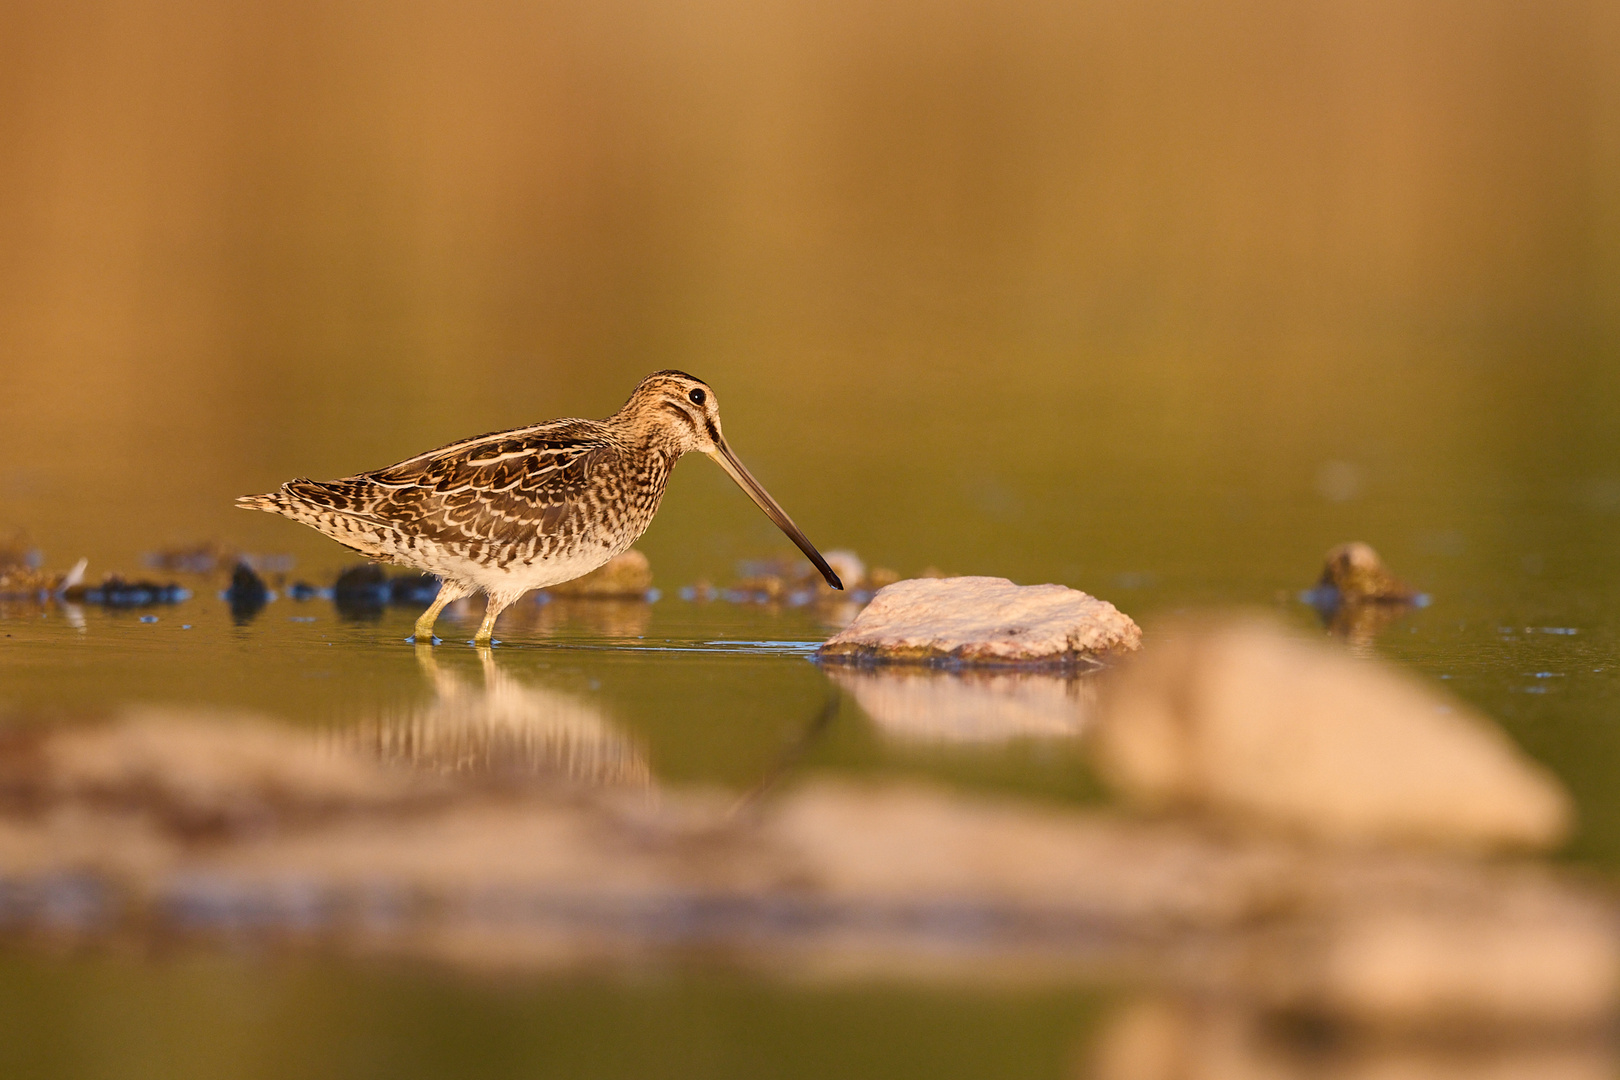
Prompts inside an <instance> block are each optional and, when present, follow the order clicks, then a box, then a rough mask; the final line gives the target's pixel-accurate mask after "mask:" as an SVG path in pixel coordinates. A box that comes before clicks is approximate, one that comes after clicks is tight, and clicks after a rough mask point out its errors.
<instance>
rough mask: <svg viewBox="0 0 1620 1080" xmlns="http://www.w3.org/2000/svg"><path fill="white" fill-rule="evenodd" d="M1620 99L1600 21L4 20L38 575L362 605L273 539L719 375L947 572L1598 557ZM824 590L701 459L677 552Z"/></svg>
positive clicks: (1611, 483) (1239, 573)
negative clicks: (309, 495)
mask: <svg viewBox="0 0 1620 1080" xmlns="http://www.w3.org/2000/svg"><path fill="white" fill-rule="evenodd" d="M1617 61H1620V7H1617V6H1616V5H1615V4H1613V3H1608V2H1605V0H1545V2H1542V3H1537V4H1525V3H1522V2H1518V0H1437V2H1421V3H1411V2H1396V0H1332V2H1326V3H1302V2H1298V0H1257V2H1252V3H1244V4H1237V3H1210V2H1203V3H1198V2H1191V0H1148V2H1144V3H1133V4H1120V3H1113V2H1107V0H1092V2H1080V3H1075V2H1070V3H1057V2H1051V0H1031V2H1025V3H1019V4H1012V5H1009V4H1003V3H990V2H988V0H940V2H937V3H931V4H914V3H890V4H869V3H858V2H853V0H827V2H821V3H792V2H787V0H767V2H764V3H741V2H738V0H693V2H690V3H683V4H668V3H656V2H644V0H597V2H593V3H582V2H578V0H564V2H552V3H537V2H522V3H519V2H510V0H508V2H495V3H489V4H481V5H473V6H468V5H461V4H449V3H439V2H429V0H417V2H404V3H390V4H381V3H368V2H364V0H342V2H330V0H328V2H322V3H312V2H306V0H280V2H277V3H262V2H252V0H234V2H219V0H214V2H209V3H199V2H194V0H168V2H162V0H159V2H139V0H108V2H95V0H84V2H67V3H61V4H40V3H27V2H12V3H7V4H3V5H0V370H3V372H4V379H3V382H0V385H3V386H4V393H3V400H0V526H14V527H23V528H26V529H27V530H28V533H29V535H30V537H31V538H32V540H33V541H34V542H35V543H37V544H39V545H41V546H43V547H44V548H46V549H47V551H48V552H49V553H50V555H51V557H52V560H53V561H56V562H65V561H70V560H71V559H72V558H74V557H77V556H78V555H80V554H86V555H89V556H90V557H91V558H92V560H93V563H94V564H96V565H99V567H100V568H101V569H110V568H125V567H129V566H132V565H137V560H138V557H139V554H140V552H142V551H144V550H147V549H149V548H151V547H154V546H157V545H159V544H162V543H167V542H174V541H188V540H196V539H200V538H209V537H212V538H222V539H224V540H226V541H228V542H235V543H243V544H247V545H249V546H251V547H256V548H258V549H260V550H265V549H277V550H293V551H296V552H298V553H299V554H301V555H304V556H306V557H308V558H311V559H314V560H316V561H321V560H325V561H327V562H336V561H337V560H338V559H339V558H340V553H339V552H338V551H337V549H335V548H333V547H332V546H330V545H328V544H325V542H323V541H321V540H320V539H319V538H317V537H314V536H312V535H304V530H296V529H293V528H292V527H291V526H289V525H287V524H286V523H284V522H277V521H274V520H272V519H270V518H268V517H265V518H250V517H249V516H248V515H245V514H241V513H239V512H237V511H234V510H233V509H231V506H230V502H231V499H232V497H234V496H235V495H238V494H242V493H245V492H250V491H259V490H265V489H267V488H270V487H272V486H273V485H275V484H276V483H279V482H280V481H282V480H284V479H288V478H290V477H292V476H295V475H312V476H316V477H328V476H335V475H343V474H347V473H351V472H355V471H359V470H361V469H365V468H372V467H376V466H380V465H383V464H386V463H388V462H390V461H393V460H396V459H398V458H401V457H404V456H406V455H408V454H410V453H413V452H416V451H418V450H421V449H425V448H427V447H429V446H432V445H436V444H438V443H441V442H445V441H448V440H450V439H452V438H456V437H459V436H464V435H467V434H471V433H475V432H479V431H484V430H491V429H495V428H499V427H504V426H510V425H516V424H521V423H528V422H533V421H536V420H540V419H546V418H550V417H552V416H558V415H604V414H606V413H607V412H610V411H611V410H612V409H614V408H615V407H617V405H618V404H619V402H620V401H621V400H622V399H623V397H624V395H625V394H626V393H627V391H628V390H629V388H630V386H631V385H633V383H634V382H635V380H636V379H637V378H638V377H639V376H640V375H642V374H643V373H645V372H646V371H649V370H652V369H655V368H661V367H679V368H684V369H687V370H690V371H692V372H694V373H696V374H698V375H700V376H701V377H703V378H706V379H708V380H709V381H711V382H712V383H713V384H714V385H715V386H716V387H717V389H718V392H719V396H720V398H721V400H722V403H723V405H724V407H725V415H726V417H727V420H728V432H729V434H730V435H731V438H732V441H733V442H734V444H735V445H736V446H737V447H738V449H739V451H740V452H741V453H742V455H743V456H744V458H745V460H747V461H749V462H750V463H751V465H752V466H753V468H754V469H755V471H756V472H757V473H759V474H760V476H761V478H762V479H764V480H765V481H766V483H767V485H769V486H771V487H772V488H773V489H774V491H775V494H776V495H777V496H778V497H779V498H780V499H781V500H782V501H783V502H784V503H785V504H786V505H787V506H788V508H789V509H790V511H791V512H793V513H794V515H795V516H796V517H797V518H798V519H799V520H800V521H801V523H802V524H804V525H805V527H806V529H807V531H808V532H809V533H810V534H811V536H812V537H813V538H815V539H816V540H817V542H818V543H820V544H821V545H822V546H824V547H828V546H832V547H837V546H849V547H854V548H856V549H857V550H859V551H861V552H862V554H863V555H866V556H867V557H868V558H871V559H875V560H877V561H879V562H884V563H891V564H895V565H898V566H899V567H900V568H901V569H902V570H906V571H914V570H916V569H918V568H920V567H921V566H923V565H926V564H935V565H940V566H944V567H945V568H947V569H953V570H958V571H967V572H994V573H1003V574H1009V575H1011V576H1014V577H1019V578H1022V579H1025V580H1034V579H1042V580H1047V579H1055V580H1065V581H1069V582H1070V583H1071V584H1078V585H1082V586H1089V587H1093V588H1094V589H1101V588H1102V587H1103V586H1104V585H1105V584H1106V582H1107V581H1108V580H1110V579H1111V578H1113V577H1116V576H1118V575H1120V574H1127V573H1133V572H1145V573H1152V574H1155V575H1157V579H1158V580H1164V581H1175V582H1179V583H1180V584H1181V585H1182V586H1183V587H1184V588H1186V589H1194V590H1196V589H1199V588H1207V589H1213V590H1215V591H1217V592H1219V591H1221V590H1222V589H1225V588H1226V586H1225V585H1223V584H1221V583H1222V582H1234V583H1237V584H1234V585H1233V586H1232V588H1231V591H1236V592H1240V593H1241V592H1243V591H1244V590H1246V589H1249V590H1252V589H1254V588H1256V587H1258V586H1259V585H1269V584H1270V583H1271V582H1272V581H1273V579H1275V581H1277V582H1295V581H1298V580H1299V578H1300V577H1301V575H1304V574H1308V573H1309V571H1310V570H1311V569H1312V563H1313V562H1314V560H1315V559H1316V557H1317V556H1318V555H1319V554H1320V552H1321V551H1322V550H1323V549H1324V548H1325V547H1326V546H1327V545H1328V544H1329V543H1332V542H1334V541H1337V540H1341V539H1347V538H1350V537H1351V536H1363V535H1365V537H1366V538H1367V539H1371V540H1373V541H1375V542H1377V543H1379V546H1380V547H1381V548H1382V549H1385V551H1386V554H1388V555H1390V556H1391V557H1392V558H1393V559H1396V560H1397V561H1398V563H1404V564H1405V565H1406V566H1407V567H1409V568H1412V567H1414V564H1417V565H1416V567H1415V571H1416V573H1417V574H1418V576H1419V577H1422V576H1424V575H1425V574H1427V575H1428V576H1429V578H1430V579H1434V578H1436V577H1439V578H1444V576H1445V574H1446V572H1447V571H1446V569H1445V568H1446V566H1447V565H1448V564H1447V562H1446V560H1447V559H1454V558H1464V559H1469V560H1474V562H1473V563H1472V564H1471V568H1470V571H1469V572H1470V573H1479V572H1482V571H1489V570H1493V569H1495V568H1498V567H1508V568H1513V569H1514V570H1515V572H1517V568H1518V567H1519V566H1520V564H1521V562H1522V561H1523V560H1526V559H1532V558H1534V559H1541V560H1543V563H1545V562H1546V560H1552V561H1554V562H1556V561H1557V560H1558V559H1560V558H1565V557H1567V558H1570V559H1575V558H1582V559H1587V560H1588V561H1590V559H1591V558H1601V553H1602V552H1604V551H1607V550H1609V548H1610V547H1612V545H1611V544H1609V543H1608V542H1607V538H1608V537H1609V536H1610V535H1611V534H1612V532H1613V528H1612V527H1613V525H1614V524H1615V521H1614V515H1615V513H1616V512H1617V511H1620V459H1617V455H1620V437H1617V435H1616V426H1615V424H1614V423H1613V417H1614V416H1615V405H1616V392H1617V390H1620V348H1617V343H1620V63H1617ZM1543 504H1545V506H1548V507H1552V508H1553V509H1552V510H1551V511H1548V512H1530V510H1527V508H1531V509H1532V510H1533V508H1534V507H1537V506H1543ZM1510 508H1511V512H1510ZM1594 530H1595V531H1594ZM779 544H780V540H779V538H776V537H775V536H774V531H773V530H772V528H771V526H770V525H769V523H768V522H766V521H765V520H764V519H763V518H762V517H760V516H759V515H758V514H757V512H755V511H754V510H753V509H752V507H750V506H749V505H748V504H747V503H746V501H745V500H743V499H742V498H741V497H740V496H738V495H737V493H736V492H735V491H733V490H731V489H730V488H729V485H728V484H727V482H726V481H725V479H724V478H723V477H722V476H720V474H719V472H718V470H713V469H709V468H708V467H707V465H706V464H704V463H696V464H691V465H688V466H687V467H686V468H685V469H683V470H681V473H680V474H679V475H678V478H677V483H676V485H675V490H674V492H673V494H672V496H671V498H670V500H669V503H668V504H667V507H666V510H665V512H664V513H663V515H661V517H660V521H659V523H658V524H657V525H655V526H654V529H653V532H652V533H651V534H650V535H649V538H648V541H647V546H648V550H649V551H650V552H651V553H652V555H653V558H654V565H655V568H656V569H658V570H660V571H664V572H667V573H669V574H672V575H673V576H674V577H675V578H676V579H685V580H689V579H690V578H691V577H692V576H695V575H700V574H707V575H722V574H725V573H727V572H728V571H729V569H730V563H731V562H732V561H733V560H735V559H736V558H739V557H743V556H747V555H752V554H758V553H759V552H761V551H762V550H766V549H769V550H775V548H776V547H777V546H778V545H779ZM1561 553H1565V554H1561ZM1425 560H1427V561H1425ZM1611 561H1612V560H1611ZM1615 576H1616V578H1617V579H1620V574H1616V575H1615ZM661 579H662V580H664V581H665V582H666V583H667V581H668V578H665V577H664V575H663V574H661Z"/></svg>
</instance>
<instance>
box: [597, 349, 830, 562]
mask: <svg viewBox="0 0 1620 1080" xmlns="http://www.w3.org/2000/svg"><path fill="white" fill-rule="evenodd" d="M615 419H617V420H618V421H619V422H620V423H622V424H623V425H624V426H625V427H626V428H628V429H629V430H630V431H631V432H632V433H633V436H634V437H635V438H637V440H638V441H644V442H646V443H653V444H660V445H661V447H662V448H663V449H665V450H666V452H669V453H672V454H673V455H674V456H675V457H679V456H681V455H682V454H687V453H690V452H691V451H693V450H696V451H698V452H699V453H701V454H707V455H708V456H709V457H711V458H713V459H714V460H715V461H716V462H717V463H718V464H719V465H720V467H721V468H722V469H724V470H726V474H727V475H729V476H730V477H731V478H732V479H733V480H735V481H736V482H737V486H738V487H740V488H742V489H743V490H744V491H746V492H747V493H748V497H749V498H750V499H753V500H754V502H755V503H756V504H757V505H758V506H759V508H760V509H761V510H763V511H765V516H766V517H768V518H770V519H771V520H772V521H774V522H775V523H776V527H777V528H779V529H781V530H782V531H783V532H784V533H786V534H787V537H788V539H789V540H792V541H793V543H794V544H796V545H797V546H798V548H799V550H800V551H802V552H804V554H805V557H806V558H808V559H809V560H810V561H811V562H812V563H814V564H815V567H816V569H817V570H819V571H821V576H822V577H824V578H826V579H827V584H829V585H831V586H832V587H833V588H835V589H842V588H843V587H844V586H843V583H842V582H840V581H839V580H838V575H837V574H835V573H833V569H832V567H830V566H828V565H827V560H826V559H824V558H822V557H821V552H819V551H817V550H816V547H815V545H814V544H812V543H811V542H810V540H809V538H808V537H806V536H805V535H804V532H803V530H801V529H800V528H799V527H798V526H797V525H795V524H793V519H792V518H790V517H788V516H787V511H785V510H783V509H782V507H781V505H780V504H779V503H777V501H776V500H775V499H773V498H771V496H770V493H769V492H767V491H766V490H765V489H764V487H762V486H761V485H760V482H759V481H758V480H755V479H754V475H753V474H752V473H750V472H749V471H748V470H747V469H746V468H745V467H744V466H743V463H742V462H741V461H739V460H738V459H737V455H736V454H734V453H732V452H731V447H729V446H727V445H726V439H725V436H724V435H723V434H722V433H721V431H720V401H719V399H718V398H716V397H715V394H714V390H713V389H712V388H711V387H710V386H709V384H708V383H706V382H704V381H703V380H702V379H699V378H697V377H696V376H693V375H688V374H687V373H686V372H684V371H673V370H670V371H655V372H653V373H652V374H651V375H648V376H647V377H646V378H645V379H642V380H641V382H640V384H639V385H637V386H636V388H635V390H633V391H632V392H631V394H630V400H629V401H626V402H625V403H624V408H622V409H620V410H619V412H618V414H617V416H616V417H615Z"/></svg>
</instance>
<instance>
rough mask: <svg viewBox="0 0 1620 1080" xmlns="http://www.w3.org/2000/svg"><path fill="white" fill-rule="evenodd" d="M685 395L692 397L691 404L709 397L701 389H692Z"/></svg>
mask: <svg viewBox="0 0 1620 1080" xmlns="http://www.w3.org/2000/svg"><path fill="white" fill-rule="evenodd" d="M686 396H687V397H689V398H691V399H692V404H694V405H701V404H703V403H704V402H705V401H706V400H708V397H709V395H707V394H705V393H704V392H703V391H701V390H693V391H692V392H691V393H690V394H687V395H686Z"/></svg>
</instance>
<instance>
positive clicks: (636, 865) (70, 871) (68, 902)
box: [0, 711, 1620, 1036]
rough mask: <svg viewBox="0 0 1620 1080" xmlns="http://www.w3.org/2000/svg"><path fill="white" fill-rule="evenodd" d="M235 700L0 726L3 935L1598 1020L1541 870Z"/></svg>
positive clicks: (1505, 1022)
mask: <svg viewBox="0 0 1620 1080" xmlns="http://www.w3.org/2000/svg"><path fill="white" fill-rule="evenodd" d="M428 757H429V759H431V761H430V764H431V767H429V768H413V767H411V765H410V760H409V758H408V756H401V755H395V754H392V753H384V754H381V755H379V754H378V753H377V752H376V748H375V747H373V746H372V745H371V737H370V736H369V735H367V736H362V737H361V738H359V739H358V740H357V741H350V740H347V739H344V738H341V737H339V738H333V737H331V736H318V735H315V734H312V733H306V732H300V731H297V730H295V729H291V728H287V727H284V726H280V725H276V724H272V723H268V722H262V721H252V720H248V719H245V718H241V717H216V718H204V717H201V716H198V715H195V714H192V715H167V714H160V713H155V712H151V711H146V712H141V713H137V714H132V715H129V716H127V717H125V718H123V719H121V720H119V721H116V722H109V723H101V724H95V725H88V726H83V727H74V728H49V729H45V728H13V729H10V730H9V732H8V733H7V735H6V736H5V738H4V739H0V927H3V928H6V929H8V930H9V931H10V932H12V933H22V934H28V935H35V936H38V935H43V936H46V937H49V938H52V939H53V940H62V939H63V938H67V939H69V940H101V939H107V938H113V937H125V938H135V939H145V938H153V939H156V938H165V937H169V936H172V935H175V934H185V935H201V936H203V937H211V936H220V935H223V936H227V937H231V938H243V937H246V938H250V939H256V940H263V941H265V942H267V943H273V942H277V941H282V942H302V943H304V944H306V945H310V946H322V947H327V948H332V949H335V950H338V951H343V952H361V953H364V952H386V953H393V954H401V955H412V956H422V957H432V958H438V959H441V960H445V961H451V962H456V963H461V964H467V965H472V966H476V967H494V968H513V967H520V968H521V967H540V968H550V967H558V966H574V965H587V966H593V967H594V966H596V965H599V964H600V963H601V962H603V961H605V960H618V961H621V962H622V961H632V960H636V959H638V958H651V957H666V958H667V957H670V956H678V955H681V954H684V953H686V952H688V951H690V950H699V951H701V952H702V953H703V954H704V955H707V956H725V957H728V958H731V959H734V960H738V961H743V962H749V963H757V964H762V965H765V966H767V967H781V966H783V965H787V966H788V967H789V968H790V969H791V970H793V971H796V972H809V971H823V972H827V973H844V974H856V973H886V974H887V975H889V976H890V977H892V976H894V975H897V974H910V975H917V974H926V975H928V976H930V977H941V976H951V977H960V978H967V979H973V980H978V979H982V978H983V977H984V976H985V974H986V973H987V972H990V971H998V972H1001V973H1003V974H1006V975H1009V976H1014V975H1023V976H1026V977H1041V978H1063V979H1104V980H1118V979H1130V980H1132V981H1135V982H1146V983H1149V984H1152V985H1158V986H1162V987H1168V988H1179V989H1181V990H1183V991H1187V992H1194V993H1199V994H1214V995H1217V996H1219V997H1221V998H1222V999H1223V1000H1226V1001H1229V1002H1243V1003H1247V1004H1248V1005H1250V1006H1252V1007H1254V1008H1257V1009H1265V1010H1281V1011H1290V1012H1304V1013H1308V1014H1312V1015H1321V1016H1324V1017H1327V1018H1330V1019H1332V1020H1333V1021H1334V1022H1344V1023H1351V1024H1364V1025H1371V1026H1374V1027H1378V1028H1380V1029H1388V1030H1397V1031H1407V1030H1413V1031H1427V1030H1431V1029H1432V1030H1435V1031H1451V1030H1456V1029H1466V1030H1469V1031H1487V1032H1491V1033H1492V1034H1493V1036H1495V1035H1499V1034H1500V1033H1501V1032H1503V1031H1526V1032H1534V1031H1547V1030H1556V1031H1565V1030H1584V1029H1587V1028H1590V1027H1592V1026H1594V1025H1601V1024H1603V1023H1605V1022H1608V1021H1610V1020H1612V1018H1613V1017H1614V1010H1615V1006H1616V996H1617V987H1616V976H1617V973H1620V934H1617V925H1620V923H1617V920H1616V918H1615V914H1616V913H1615V910H1614V907H1613V905H1612V903H1611V902H1610V901H1609V900H1608V899H1607V898H1605V897H1603V896H1601V895H1599V894H1596V893H1594V892H1591V891H1589V890H1588V889H1586V888H1585V887H1583V886H1581V885H1579V884H1578V883H1575V882H1573V881H1571V880H1569V879H1567V878H1565V877H1563V876H1561V875H1559V874H1558V873H1555V872H1553V871H1551V870H1548V869H1545V868H1541V867H1537V866H1532V865H1517V864H1495V865H1492V864H1482V863H1478V862H1474V861H1470V860H1469V859H1466V858H1462V857H1458V856H1452V855H1443V854H1432V853H1431V854H1423V853H1421V852H1416V851H1408V852H1394V851H1380V850H1376V849H1340V848H1333V847H1325V846H1321V845H1311V844H1306V843H1300V842H1296V841H1294V840H1290V839H1288V838H1286V837H1282V836H1277V835H1271V834H1264V833H1256V834H1248V835H1245V834H1241V833H1234V832H1232V831H1230V830H1228V831H1223V832H1210V831H1206V830H1205V829H1202V828H1199V827H1194V826H1191V825H1188V824H1185V823H1182V822H1176V821H1163V822H1142V821H1130V820H1125V819H1121V818H1119V817H1117V816H1114V815H1111V814H1106V813H1082V812H1076V811H1073V810H1065V809H1061V808H1050V807H1047V808H1042V807H1036V806H1032V805H1027V804H1020V803H1016V802H1012V801H1004V800H994V799H985V798H969V797H964V796H960V795H952V794H947V793H942V792H938V791H933V790H927V789H919V788H915V787H910V786H904V785H901V786H893V785H891V786H864V787H861V786H849V785H844V784H830V783H819V784H812V785H809V786H806V787H803V788H801V789H798V790H793V791H790V792H788V793H786V794H784V795H781V796H779V797H776V798H774V799H770V800H765V801H763V802H761V803H759V804H757V806H755V807H754V809H753V812H750V813H746V814H738V813H734V812H732V809H731V808H732V805H733V803H732V799H731V798H729V797H726V796H723V795H720V794H718V793H714V794H710V793H705V792H701V791H686V792H681V791H673V790H663V791H661V792H659V793H658V794H657V798H656V799H653V798H649V796H648V793H647V792H645V791H642V790H637V789H635V788H633V787H628V788H627V787H625V786H613V787H605V788H603V787H594V786H591V785H590V784H582V783H578V782H568V781H566V778H563V779H561V780H559V782H558V783H556V784H554V785H549V786H548V785H540V786H532V785H531V786H524V787H513V786H510V785H502V784H492V783H490V782H489V779H488V777H487V776H484V775H479V774H474V773H469V772H465V771H455V770H451V771H446V770H445V769H444V768H442V767H440V765H441V764H442V759H441V758H438V757H437V755H436V754H434V753H430V754H429V755H428Z"/></svg>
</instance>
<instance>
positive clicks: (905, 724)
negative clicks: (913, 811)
mask: <svg viewBox="0 0 1620 1080" xmlns="http://www.w3.org/2000/svg"><path fill="white" fill-rule="evenodd" d="M823 670H825V671H826V672H827V675H828V676H829V677H830V678H831V679H832V680H833V681H834V682H835V683H837V684H838V685H839V686H840V687H841V688H843V689H844V690H847V691H848V692H849V693H850V695H851V696H852V697H854V699H855V702H856V704H858V705H860V707H861V709H862V710H864V711H865V712H866V714H867V715H868V716H870V717H871V718H872V720H873V722H874V723H876V724H877V725H878V727H879V728H881V729H882V731H883V733H884V734H885V735H887V736H889V737H891V738H895V739H902V740H908V741H918V742H935V743H964V744H983V743H996V742H1004V741H1006V740H1009V739H1020V738H1023V739H1030V738H1034V739H1064V738H1073V737H1075V736H1077V735H1079V734H1081V733H1082V731H1084V729H1085V727H1086V722H1087V719H1088V717H1089V716H1090V714H1091V710H1092V706H1093V703H1094V702H1095V700H1096V697H1097V688H1096V683H1095V681H1094V680H1093V677H1092V676H1088V675H1059V674H1052V673H1046V672H1042V673H1034V672H1013V671H960V672H958V671H938V670H930V669H926V668H898V667H896V668H879V669H875V670H874V669H867V668H850V667H844V666H840V665H834V664H829V665H827V666H826V667H824V669H823Z"/></svg>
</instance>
